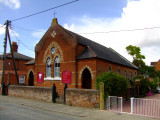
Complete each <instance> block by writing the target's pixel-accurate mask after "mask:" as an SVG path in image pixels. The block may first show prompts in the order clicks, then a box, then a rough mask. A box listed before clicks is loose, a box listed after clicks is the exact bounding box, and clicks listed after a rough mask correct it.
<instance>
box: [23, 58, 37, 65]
mask: <svg viewBox="0 0 160 120" xmlns="http://www.w3.org/2000/svg"><path fill="white" fill-rule="evenodd" d="M25 64H26V65H34V64H35V59H32V60H31V61H29V62H27V63H25Z"/></svg>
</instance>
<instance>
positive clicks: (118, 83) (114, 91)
mask: <svg viewBox="0 0 160 120" xmlns="http://www.w3.org/2000/svg"><path fill="white" fill-rule="evenodd" d="M100 82H103V83H104V92H105V95H104V97H105V98H106V97H107V96H108V95H112V96H119V95H122V94H123V93H124V92H125V91H126V90H127V87H128V84H129V83H128V80H127V79H126V78H125V77H124V76H121V75H118V74H116V73H113V72H104V73H102V74H101V75H99V76H98V77H97V78H96V88H97V89H99V84H100Z"/></svg>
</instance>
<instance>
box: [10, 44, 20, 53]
mask: <svg viewBox="0 0 160 120" xmlns="http://www.w3.org/2000/svg"><path fill="white" fill-rule="evenodd" d="M11 47H12V50H13V52H17V51H18V45H17V42H12V45H11Z"/></svg>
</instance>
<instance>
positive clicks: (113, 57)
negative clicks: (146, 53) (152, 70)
mask: <svg viewBox="0 0 160 120" xmlns="http://www.w3.org/2000/svg"><path fill="white" fill-rule="evenodd" d="M67 32H69V33H70V34H72V35H73V36H76V37H77V38H78V43H79V44H81V45H84V46H86V49H85V50H84V52H83V53H82V54H81V55H80V56H78V57H77V59H86V58H95V57H96V58H100V59H103V60H107V61H110V62H113V63H117V64H120V65H124V66H128V67H131V68H134V69H138V68H137V67H136V66H135V65H133V64H132V63H131V62H130V61H129V60H127V59H126V58H124V57H123V56H122V55H120V54H119V53H117V52H116V51H115V50H113V49H112V48H107V47H105V46H103V45H100V44H98V43H96V42H94V41H91V40H89V39H87V38H85V37H83V36H81V35H78V34H76V33H73V32H71V31H69V30H67Z"/></svg>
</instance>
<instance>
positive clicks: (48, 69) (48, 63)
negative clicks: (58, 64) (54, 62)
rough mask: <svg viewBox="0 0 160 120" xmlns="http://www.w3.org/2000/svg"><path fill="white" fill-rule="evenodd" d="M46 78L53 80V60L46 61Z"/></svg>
mask: <svg viewBox="0 0 160 120" xmlns="http://www.w3.org/2000/svg"><path fill="white" fill-rule="evenodd" d="M46 78H51V58H50V57H48V58H47V60H46Z"/></svg>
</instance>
